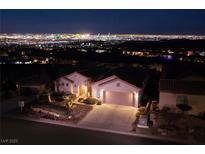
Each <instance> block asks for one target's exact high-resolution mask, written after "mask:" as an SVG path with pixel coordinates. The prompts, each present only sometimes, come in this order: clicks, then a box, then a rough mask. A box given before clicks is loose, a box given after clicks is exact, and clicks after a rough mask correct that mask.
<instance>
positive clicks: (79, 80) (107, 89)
mask: <svg viewBox="0 0 205 154" xmlns="http://www.w3.org/2000/svg"><path fill="white" fill-rule="evenodd" d="M140 90H141V89H140V88H139V87H137V86H136V85H134V84H131V83H129V82H127V81H125V80H123V79H121V78H119V77H118V76H116V75H112V76H109V77H106V78H104V79H100V80H98V81H95V82H92V83H91V79H90V78H89V77H86V76H85V75H82V74H81V73H79V72H73V73H71V74H69V75H66V76H63V77H60V78H58V79H57V80H56V81H55V91H56V92H65V93H73V94H76V95H77V96H87V97H89V96H92V97H94V98H96V99H99V100H101V101H102V102H103V103H110V104H118V105H126V106H135V107H138V105H139V103H138V102H139V101H138V100H139V99H138V98H139V93H140Z"/></svg>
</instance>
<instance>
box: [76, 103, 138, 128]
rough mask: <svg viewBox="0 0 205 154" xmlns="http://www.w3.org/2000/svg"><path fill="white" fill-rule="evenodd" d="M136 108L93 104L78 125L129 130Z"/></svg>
mask: <svg viewBox="0 0 205 154" xmlns="http://www.w3.org/2000/svg"><path fill="white" fill-rule="evenodd" d="M136 112H137V108H135V107H131V106H122V105H114V104H103V105H99V106H94V108H93V110H92V111H90V112H89V113H88V114H87V115H86V117H85V118H83V119H82V120H81V121H80V122H79V123H78V125H79V126H86V127H93V128H101V129H110V130H117V131H131V130H132V123H133V121H134V120H135V117H136V116H135V115H136Z"/></svg>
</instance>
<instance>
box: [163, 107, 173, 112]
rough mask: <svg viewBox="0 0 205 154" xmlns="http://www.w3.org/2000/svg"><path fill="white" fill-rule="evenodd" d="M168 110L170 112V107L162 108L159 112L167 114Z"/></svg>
mask: <svg viewBox="0 0 205 154" xmlns="http://www.w3.org/2000/svg"><path fill="white" fill-rule="evenodd" d="M170 110H171V109H170V107H168V106H164V107H163V108H162V109H161V112H163V113H167V112H169V111H170Z"/></svg>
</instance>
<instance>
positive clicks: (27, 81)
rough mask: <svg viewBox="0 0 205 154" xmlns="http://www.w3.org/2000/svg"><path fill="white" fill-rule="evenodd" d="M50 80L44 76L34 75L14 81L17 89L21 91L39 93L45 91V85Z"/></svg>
mask: <svg viewBox="0 0 205 154" xmlns="http://www.w3.org/2000/svg"><path fill="white" fill-rule="evenodd" d="M49 81H50V79H49V77H48V76H45V75H41V76H40V75H35V76H30V77H26V78H23V79H21V80H20V81H16V83H17V87H18V88H19V90H21V91H27V90H28V89H29V90H30V91H31V92H34V93H36V92H37V93H39V92H40V93H41V92H43V91H44V90H46V84H47V83H49Z"/></svg>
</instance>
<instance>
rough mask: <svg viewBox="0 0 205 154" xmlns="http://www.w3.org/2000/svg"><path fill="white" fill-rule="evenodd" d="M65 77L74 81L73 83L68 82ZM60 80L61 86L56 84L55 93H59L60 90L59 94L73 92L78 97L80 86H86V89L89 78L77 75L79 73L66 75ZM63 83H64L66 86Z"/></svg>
mask: <svg viewBox="0 0 205 154" xmlns="http://www.w3.org/2000/svg"><path fill="white" fill-rule="evenodd" d="M65 77H66V78H68V79H70V80H72V81H73V83H72V82H70V81H68V80H66V79H65ZM58 80H59V83H60V84H59V85H58V84H57V82H55V91H56V92H58V90H59V92H65V93H68V92H71V93H73V94H76V95H78V94H79V88H80V85H84V86H86V87H87V85H88V78H87V77H85V76H83V75H81V74H79V73H77V72H74V73H71V74H69V75H66V76H64V77H61V78H59V79H58ZM61 83H64V86H63V85H62V84H61ZM67 84H68V86H66V85H67Z"/></svg>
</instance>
